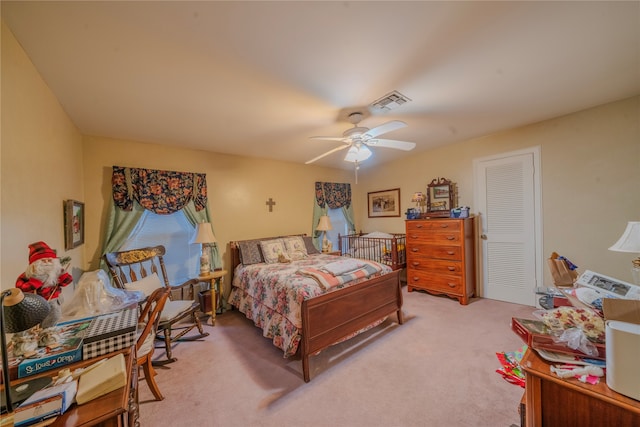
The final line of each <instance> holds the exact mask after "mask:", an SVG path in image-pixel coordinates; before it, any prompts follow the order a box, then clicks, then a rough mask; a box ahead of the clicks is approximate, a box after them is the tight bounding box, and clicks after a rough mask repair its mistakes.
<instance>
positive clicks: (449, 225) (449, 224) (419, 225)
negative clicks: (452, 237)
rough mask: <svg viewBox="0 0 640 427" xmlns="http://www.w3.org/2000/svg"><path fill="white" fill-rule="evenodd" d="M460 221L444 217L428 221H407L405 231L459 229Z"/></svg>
mask: <svg viewBox="0 0 640 427" xmlns="http://www.w3.org/2000/svg"><path fill="white" fill-rule="evenodd" d="M460 224H461V223H460V221H459V220H458V221H449V220H446V219H441V220H429V221H407V233H409V232H411V231H420V230H428V231H460Z"/></svg>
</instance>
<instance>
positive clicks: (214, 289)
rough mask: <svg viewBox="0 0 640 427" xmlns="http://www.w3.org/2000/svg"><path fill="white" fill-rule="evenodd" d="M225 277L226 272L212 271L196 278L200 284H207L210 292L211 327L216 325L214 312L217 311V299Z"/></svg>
mask: <svg viewBox="0 0 640 427" xmlns="http://www.w3.org/2000/svg"><path fill="white" fill-rule="evenodd" d="M226 275H227V270H216V271H212V272H210V273H209V274H207V275H204V276H198V280H199V281H201V282H207V283H209V291H210V292H211V312H210V313H209V314H210V316H211V326H215V325H216V312H217V311H218V298H219V297H220V293H221V292H222V283H223V280H224V276H226Z"/></svg>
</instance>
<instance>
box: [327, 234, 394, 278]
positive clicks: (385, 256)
mask: <svg viewBox="0 0 640 427" xmlns="http://www.w3.org/2000/svg"><path fill="white" fill-rule="evenodd" d="M338 246H339V250H340V253H341V254H342V255H343V256H350V257H354V258H360V259H367V260H372V261H376V262H379V263H380V264H385V265H388V266H389V267H391V269H392V270H400V269H403V268H405V267H406V266H407V255H406V251H405V248H406V234H404V233H392V234H389V233H382V232H379V231H375V232H372V233H366V234H365V233H363V232H360V233H354V234H347V235H346V236H340V235H339V236H338Z"/></svg>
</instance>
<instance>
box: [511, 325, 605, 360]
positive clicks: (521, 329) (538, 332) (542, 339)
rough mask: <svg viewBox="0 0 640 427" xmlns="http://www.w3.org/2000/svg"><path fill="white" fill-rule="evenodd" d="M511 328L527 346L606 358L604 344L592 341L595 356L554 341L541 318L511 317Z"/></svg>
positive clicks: (594, 357)
mask: <svg viewBox="0 0 640 427" xmlns="http://www.w3.org/2000/svg"><path fill="white" fill-rule="evenodd" d="M511 330H512V331H513V332H515V333H516V335H518V336H519V337H520V338H522V340H523V341H524V342H525V344H527V345H528V346H529V347H531V348H533V349H541V350H547V351H552V352H555V353H563V354H571V355H573V356H580V357H584V358H587V359H598V360H606V357H607V352H606V347H605V345H604V344H597V343H593V345H594V346H595V347H596V348H597V349H598V355H597V356H590V355H587V354H585V353H583V352H582V351H580V350H574V349H572V348H571V347H569V346H567V345H566V343H563V342H556V341H555V340H554V336H553V335H552V334H551V330H550V329H549V328H548V327H547V326H546V325H545V324H544V322H542V321H541V320H531V319H518V318H515V317H513V318H511Z"/></svg>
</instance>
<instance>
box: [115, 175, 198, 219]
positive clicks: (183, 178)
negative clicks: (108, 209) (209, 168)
mask: <svg viewBox="0 0 640 427" xmlns="http://www.w3.org/2000/svg"><path fill="white" fill-rule="evenodd" d="M206 178H207V176H206V174H203V173H191V172H174V171H162V170H154V169H140V168H125V167H121V166H114V167H113V176H112V178H111V183H112V186H113V201H114V203H115V205H116V206H117V207H119V208H120V209H122V210H125V211H130V210H131V209H132V208H133V201H134V200H135V201H137V202H138V203H139V204H140V206H142V207H143V208H145V209H147V210H149V211H151V212H154V213H156V214H161V215H165V214H172V213H174V212H177V211H179V210H181V209H183V208H184V207H185V205H186V204H187V203H189V202H190V201H191V200H193V203H194V205H195V208H196V211H201V210H202V209H204V208H205V207H206V206H207V179H206Z"/></svg>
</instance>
